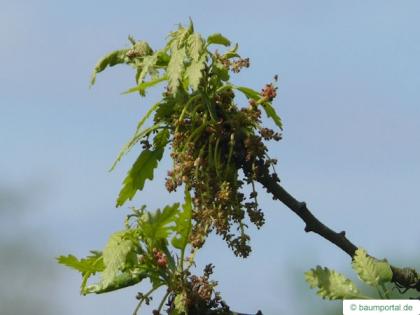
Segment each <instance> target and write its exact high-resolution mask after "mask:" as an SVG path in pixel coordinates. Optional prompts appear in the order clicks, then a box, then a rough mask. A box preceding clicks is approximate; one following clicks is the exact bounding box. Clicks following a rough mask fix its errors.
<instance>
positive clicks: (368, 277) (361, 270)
mask: <svg viewBox="0 0 420 315" xmlns="http://www.w3.org/2000/svg"><path fill="white" fill-rule="evenodd" d="M352 266H353V269H354V271H356V273H357V274H358V276H359V278H360V280H362V281H363V282H365V283H366V284H368V285H370V286H373V287H378V286H379V285H382V284H384V283H387V282H391V280H392V270H391V266H390V265H389V264H388V262H386V261H379V260H376V259H374V258H372V257H369V256H368V255H367V253H366V251H365V250H364V249H362V248H358V249H357V250H356V253H355V256H354V258H353V262H352Z"/></svg>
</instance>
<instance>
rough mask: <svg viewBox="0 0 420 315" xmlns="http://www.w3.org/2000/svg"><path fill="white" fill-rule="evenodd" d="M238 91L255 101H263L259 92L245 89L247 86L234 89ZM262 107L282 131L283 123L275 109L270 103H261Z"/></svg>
mask: <svg viewBox="0 0 420 315" xmlns="http://www.w3.org/2000/svg"><path fill="white" fill-rule="evenodd" d="M234 88H236V89H237V90H238V91H240V92H242V93H243V94H244V95H245V96H246V97H247V98H249V99H252V100H255V101H257V102H258V101H261V94H260V93H258V92H257V91H255V90H253V89H251V88H248V87H245V86H236V87H234ZM261 106H262V107H263V109H264V111H265V114H266V115H267V117H268V118H271V119H272V120H273V121H274V123H275V124H276V125H277V127H279V128H280V129H281V130H283V123H282V121H281V118H280V116H279V115H278V114H277V112H276V110H275V109H274V107H273V106H272V105H271V104H270V103H269V102H261Z"/></svg>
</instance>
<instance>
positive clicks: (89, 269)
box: [57, 251, 105, 275]
mask: <svg viewBox="0 0 420 315" xmlns="http://www.w3.org/2000/svg"><path fill="white" fill-rule="evenodd" d="M91 253H92V255H89V256H87V257H86V258H82V259H78V258H77V257H75V256H73V255H68V256H59V257H57V261H58V263H59V264H62V265H64V266H67V267H69V268H73V269H75V270H77V271H79V272H80V273H81V274H82V275H85V274H86V273H90V274H94V273H96V272H101V271H103V270H104V268H105V266H104V263H103V258H102V253H101V252H95V251H92V252H91Z"/></svg>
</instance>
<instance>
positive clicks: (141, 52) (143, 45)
mask: <svg viewBox="0 0 420 315" xmlns="http://www.w3.org/2000/svg"><path fill="white" fill-rule="evenodd" d="M131 50H132V51H133V52H134V53H135V55H136V56H139V57H144V56H148V55H151V54H152V53H153V49H152V48H151V47H150V45H149V44H148V43H147V42H145V41H143V40H140V41H138V42H136V43H135V44H134V45H133V47H132V48H131Z"/></svg>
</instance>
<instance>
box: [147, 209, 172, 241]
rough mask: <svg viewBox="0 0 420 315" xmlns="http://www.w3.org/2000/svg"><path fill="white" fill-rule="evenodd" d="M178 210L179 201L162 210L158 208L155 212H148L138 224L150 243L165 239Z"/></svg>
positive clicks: (170, 230)
mask: <svg viewBox="0 0 420 315" xmlns="http://www.w3.org/2000/svg"><path fill="white" fill-rule="evenodd" d="M178 211H179V203H174V204H173V205H171V206H166V207H165V208H163V210H162V211H161V210H159V209H158V210H157V211H156V212H155V213H150V212H148V213H147V214H146V217H145V220H144V221H143V223H142V225H141V226H140V229H141V231H142V233H143V235H144V236H145V237H146V238H148V239H149V241H150V242H152V243H157V242H159V241H160V240H162V239H166V238H167V237H168V236H169V234H171V232H172V226H173V225H174V224H175V218H176V214H177V213H178Z"/></svg>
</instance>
